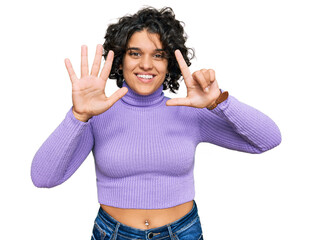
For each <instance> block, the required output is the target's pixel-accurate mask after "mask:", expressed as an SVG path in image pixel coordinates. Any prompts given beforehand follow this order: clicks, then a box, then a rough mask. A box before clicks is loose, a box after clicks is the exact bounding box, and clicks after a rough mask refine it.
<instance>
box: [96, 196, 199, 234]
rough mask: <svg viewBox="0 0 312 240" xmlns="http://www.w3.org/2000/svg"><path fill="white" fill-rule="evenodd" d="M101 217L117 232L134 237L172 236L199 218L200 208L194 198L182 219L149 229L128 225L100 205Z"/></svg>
mask: <svg viewBox="0 0 312 240" xmlns="http://www.w3.org/2000/svg"><path fill="white" fill-rule="evenodd" d="M98 216H99V218H100V219H101V220H102V221H103V222H104V223H105V224H106V226H107V227H109V228H110V229H111V230H112V231H113V232H114V233H115V234H116V233H118V234H122V235H126V236H131V237H132V238H142V239H151V237H150V236H154V237H152V238H153V239H158V238H163V237H164V236H172V235H173V234H174V233H176V232H179V231H182V230H183V229H186V228H187V227H188V226H190V225H192V223H193V222H194V221H195V220H197V218H198V210H197V205H196V202H195V200H193V207H192V209H191V210H190V211H189V212H188V213H187V214H186V215H184V216H183V217H181V218H180V219H178V220H176V221H174V222H171V223H169V224H166V225H164V226H161V227H157V228H151V229H147V230H142V229H139V228H133V227H130V226H127V225H125V224H123V223H120V222H118V221H117V220H116V219H114V218H113V217H112V216H111V215H109V214H108V213H107V212H106V211H104V210H103V209H102V207H100V209H99V211H98Z"/></svg>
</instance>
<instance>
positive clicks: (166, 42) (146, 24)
mask: <svg viewBox="0 0 312 240" xmlns="http://www.w3.org/2000/svg"><path fill="white" fill-rule="evenodd" d="M182 24H183V25H185V24H184V22H182V21H178V20H176V19H175V14H174V12H173V10H172V8H170V7H164V8H162V9H160V10H157V9H155V8H153V7H145V8H142V9H141V10H139V11H138V12H137V13H135V14H133V15H126V16H124V17H122V18H119V21H118V22H117V23H115V24H109V25H108V28H107V30H106V34H105V37H104V39H105V42H104V44H103V48H104V53H103V56H104V59H106V57H107V54H108V52H109V50H113V51H114V61H113V64H112V69H111V72H110V75H109V78H111V79H117V81H116V84H117V86H118V87H119V88H121V87H122V82H123V75H122V73H121V72H120V71H119V66H120V65H121V64H122V60H123V57H124V54H125V53H126V48H127V44H128V41H129V39H130V38H131V36H132V35H133V34H134V33H135V32H140V31H142V30H144V29H146V30H147V31H148V32H150V33H156V34H158V35H159V36H160V41H161V42H162V45H163V48H164V50H165V53H166V58H167V59H168V72H169V73H170V81H168V80H167V78H165V80H164V82H163V89H164V90H166V89H168V88H170V91H171V92H173V93H176V92H175V91H174V90H178V89H179V86H180V84H179V83H178V80H179V79H180V77H181V76H182V74H181V70H180V68H179V65H178V62H177V60H176V58H175V55H174V51H175V50H176V49H179V50H180V51H181V53H182V55H183V57H184V59H185V62H186V63H187V65H188V66H190V65H191V62H190V60H191V59H192V58H194V56H195V53H194V49H192V48H187V47H186V46H185V42H186V40H187V34H186V33H185V32H184V28H183V26H182ZM188 55H190V57H188Z"/></svg>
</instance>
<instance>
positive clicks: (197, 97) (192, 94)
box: [166, 50, 221, 108]
mask: <svg viewBox="0 0 312 240" xmlns="http://www.w3.org/2000/svg"><path fill="white" fill-rule="evenodd" d="M175 56H176V59H177V61H178V64H179V67H180V69H181V73H182V75H183V78H184V81H185V85H186V88H187V97H186V98H173V99H170V100H168V101H167V102H166V105H167V106H181V105H182V106H190V107H196V108H204V107H210V106H211V105H212V104H213V103H214V102H215V101H216V100H217V98H218V97H219V96H220V94H221V91H220V89H219V86H218V83H217V80H216V77H215V71H214V70H212V69H208V70H207V69H201V70H199V71H196V72H194V73H193V74H191V72H190V69H189V68H188V66H187V64H186V62H185V60H184V58H183V56H182V54H181V52H180V50H176V51H175ZM205 89H206V90H205Z"/></svg>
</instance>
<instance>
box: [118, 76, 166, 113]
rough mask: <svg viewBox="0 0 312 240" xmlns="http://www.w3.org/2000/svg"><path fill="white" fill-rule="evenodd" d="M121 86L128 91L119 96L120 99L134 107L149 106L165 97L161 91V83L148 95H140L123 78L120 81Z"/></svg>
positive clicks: (158, 102)
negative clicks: (121, 81)
mask: <svg viewBox="0 0 312 240" xmlns="http://www.w3.org/2000/svg"><path fill="white" fill-rule="evenodd" d="M122 87H126V88H128V92H127V93H126V95H125V96H123V97H122V98H121V100H122V101H123V102H124V103H126V104H129V105H131V106H136V107H151V106H155V105H158V104H160V103H161V102H162V101H163V99H164V98H165V96H164V93H163V85H161V86H160V87H159V88H158V89H156V91H154V92H153V93H151V94H149V95H141V94H138V93H136V92H135V91H134V90H132V88H130V87H129V85H128V84H127V83H126V81H125V80H124V81H123V83H122Z"/></svg>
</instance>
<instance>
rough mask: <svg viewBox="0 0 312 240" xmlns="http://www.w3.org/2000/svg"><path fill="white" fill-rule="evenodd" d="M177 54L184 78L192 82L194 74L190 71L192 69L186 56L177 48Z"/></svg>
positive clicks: (186, 81)
mask: <svg viewBox="0 0 312 240" xmlns="http://www.w3.org/2000/svg"><path fill="white" fill-rule="evenodd" d="M174 53H175V56H176V59H177V62H178V64H179V67H180V70H181V73H182V76H183V78H184V81H185V83H186V84H188V83H190V81H191V79H192V75H191V72H190V69H189V68H188V66H187V64H186V62H185V60H184V58H183V55H182V53H181V52H180V50H178V49H177V50H175V52H174Z"/></svg>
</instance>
